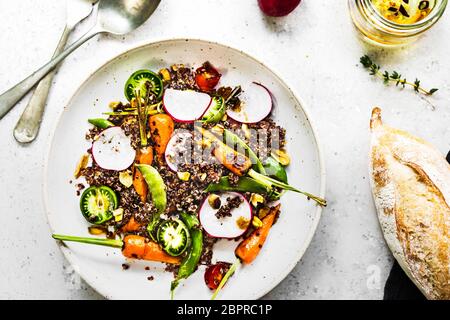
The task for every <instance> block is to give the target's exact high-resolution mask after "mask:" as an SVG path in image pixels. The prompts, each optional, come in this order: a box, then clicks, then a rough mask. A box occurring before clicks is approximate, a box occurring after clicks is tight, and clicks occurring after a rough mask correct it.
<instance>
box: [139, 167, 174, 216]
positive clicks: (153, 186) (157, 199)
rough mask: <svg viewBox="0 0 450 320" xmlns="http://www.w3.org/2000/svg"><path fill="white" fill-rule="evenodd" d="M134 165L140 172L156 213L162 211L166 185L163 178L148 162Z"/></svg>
mask: <svg viewBox="0 0 450 320" xmlns="http://www.w3.org/2000/svg"><path fill="white" fill-rule="evenodd" d="M135 167H136V168H138V169H139V171H140V172H141V173H142V176H143V177H144V179H145V182H146V183H147V185H148V190H149V192H150V195H151V197H152V200H153V204H154V205H155V207H156V209H158V213H163V212H164V210H166V205H167V196H166V185H165V184H164V180H163V178H162V177H161V176H160V175H159V172H158V170H156V169H155V168H153V167H152V166H150V165H148V164H135Z"/></svg>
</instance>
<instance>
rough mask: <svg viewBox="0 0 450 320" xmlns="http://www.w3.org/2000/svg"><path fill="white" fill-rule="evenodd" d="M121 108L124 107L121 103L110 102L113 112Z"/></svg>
mask: <svg viewBox="0 0 450 320" xmlns="http://www.w3.org/2000/svg"><path fill="white" fill-rule="evenodd" d="M120 106H122V102H120V101H113V102H110V103H109V107H110V108H111V109H112V110H116V109H117V108H118V107H120Z"/></svg>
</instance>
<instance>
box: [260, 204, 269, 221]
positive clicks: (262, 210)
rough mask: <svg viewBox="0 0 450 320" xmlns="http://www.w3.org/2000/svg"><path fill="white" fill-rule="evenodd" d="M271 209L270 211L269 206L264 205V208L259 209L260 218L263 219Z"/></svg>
mask: <svg viewBox="0 0 450 320" xmlns="http://www.w3.org/2000/svg"><path fill="white" fill-rule="evenodd" d="M269 211H270V208H269V207H263V208H261V209H259V211H258V218H260V219H263V218H264V217H265V216H267V214H268V213H269Z"/></svg>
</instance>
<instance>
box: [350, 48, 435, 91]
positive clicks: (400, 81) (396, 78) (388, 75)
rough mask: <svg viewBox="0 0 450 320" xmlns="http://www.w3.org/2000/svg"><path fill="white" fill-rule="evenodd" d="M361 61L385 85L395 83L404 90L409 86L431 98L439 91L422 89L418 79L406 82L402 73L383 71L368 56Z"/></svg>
mask: <svg viewBox="0 0 450 320" xmlns="http://www.w3.org/2000/svg"><path fill="white" fill-rule="evenodd" d="M359 61H360V62H361V64H362V65H363V66H364V68H366V69H368V70H369V73H370V74H371V75H374V76H377V77H379V78H381V79H383V81H384V83H385V84H389V83H392V82H393V83H395V85H396V86H399V85H401V86H402V87H403V88H404V87H406V86H407V85H408V86H411V87H413V88H414V91H416V92H419V93H422V94H425V95H427V96H431V95H432V94H433V93H435V92H436V91H438V89H436V88H433V89H430V90H426V89H424V88H423V87H421V85H420V80H419V79H417V78H416V80H415V81H414V82H410V81H408V80H406V78H403V77H402V75H401V74H400V73H398V72H397V71H392V72H389V71H381V68H380V66H379V65H377V64H376V63H374V62H373V61H372V59H371V58H370V57H369V56H368V55H364V56H362V57H361V58H360V59H359Z"/></svg>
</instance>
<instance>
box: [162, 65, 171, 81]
mask: <svg viewBox="0 0 450 320" xmlns="http://www.w3.org/2000/svg"><path fill="white" fill-rule="evenodd" d="M159 74H160V75H161V76H162V78H163V80H164V81H170V79H171V77H170V72H169V70H167V69H166V68H164V69H161V70H159Z"/></svg>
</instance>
